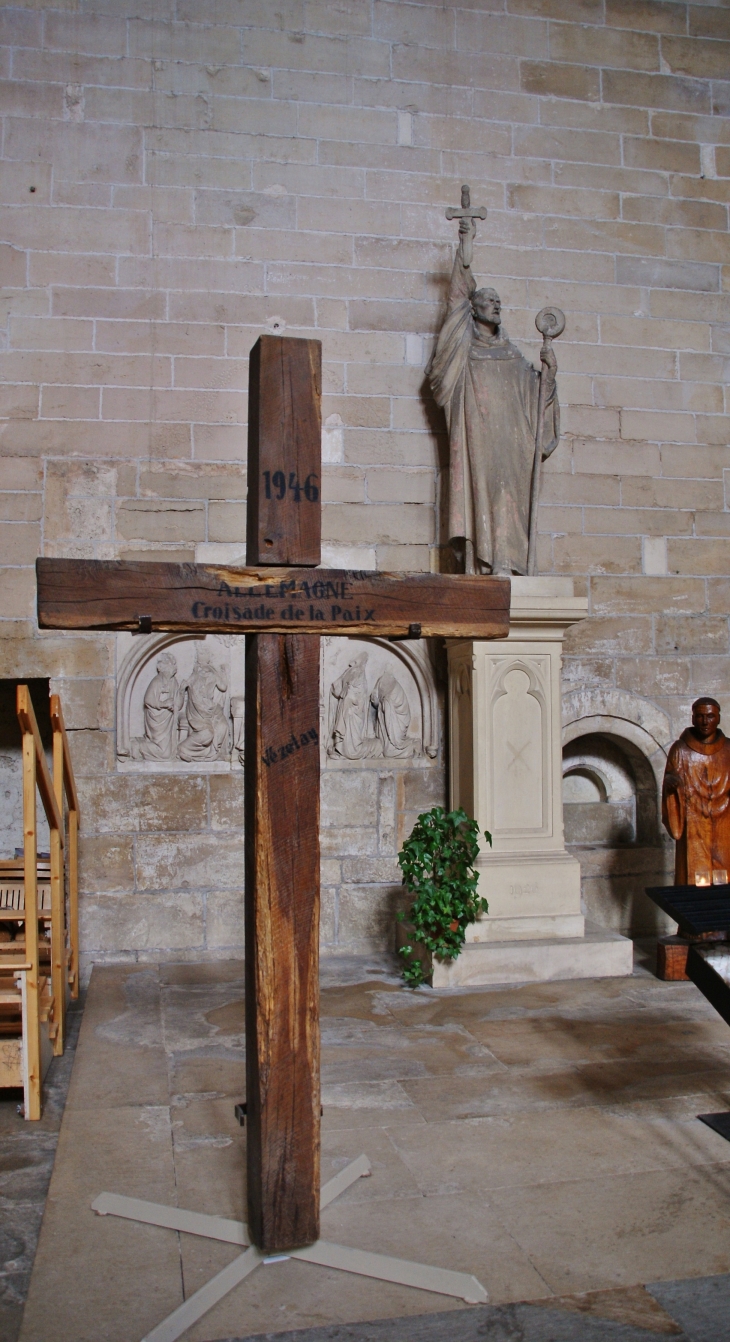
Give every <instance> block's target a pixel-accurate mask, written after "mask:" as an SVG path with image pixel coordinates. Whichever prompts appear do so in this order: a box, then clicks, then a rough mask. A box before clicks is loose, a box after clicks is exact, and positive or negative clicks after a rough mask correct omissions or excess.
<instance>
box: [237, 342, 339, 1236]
mask: <svg viewBox="0 0 730 1342" xmlns="http://www.w3.org/2000/svg"><path fill="white" fill-rule="evenodd" d="M320 395H321V345H320V343H319V341H315V340H292V339H282V338H281V337H276V336H262V337H261V338H260V340H259V341H258V342H257V344H256V345H255V346H254V349H253V350H252V354H251V361H250V374H249V397H250V400H251V413H250V416H249V445H248V463H249V465H248V472H249V474H248V513H247V542H246V557H247V562H248V563H249V564H260V563H265V564H268V565H272V564H278V565H291V564H303V565H315V564H318V563H319V559H320V527H321V524H320V505H319V486H320V472H321V413H320ZM244 770H245V798H246V802H245V808H246V915H245V917H246V1106H247V1139H246V1165H247V1189H248V1224H249V1228H250V1234H251V1238H252V1241H253V1243H254V1244H255V1245H256V1247H257V1248H259V1249H260V1250H262V1251H263V1252H265V1253H278V1252H283V1251H284V1250H287V1249H292V1248H297V1247H300V1246H302V1245H305V1244H312V1243H314V1241H315V1240H317V1239H318V1238H319V1194H320V1187H319V1185H320V1168H319V1167H320V1098H319V638H317V637H316V635H315V636H313V635H312V634H309V635H306V634H304V635H303V634H294V633H292V634H266V633H262V634H252V635H249V636H248V638H247V648H246V721H245V762H244Z"/></svg>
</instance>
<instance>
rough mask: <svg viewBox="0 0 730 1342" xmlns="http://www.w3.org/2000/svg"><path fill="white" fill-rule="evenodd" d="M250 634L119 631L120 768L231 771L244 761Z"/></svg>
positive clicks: (177, 771)
mask: <svg viewBox="0 0 730 1342" xmlns="http://www.w3.org/2000/svg"><path fill="white" fill-rule="evenodd" d="M244 655H245V648H244V639H243V638H242V637H240V636H237V635H219V634H207V635H202V636H201V635H195V634H183V635H180V634H175V633H166V634H148V635H144V634H142V635H132V634H119V635H118V644H117V705H116V707H117V767H118V768H119V769H120V770H130V771H135V772H136V771H141V772H145V773H146V772H152V773H188V772H189V773H200V772H203V773H227V772H229V771H230V770H231V769H240V768H241V767H242V764H243V703H244Z"/></svg>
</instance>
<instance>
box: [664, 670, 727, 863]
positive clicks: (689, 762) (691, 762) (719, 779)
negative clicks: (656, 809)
mask: <svg viewBox="0 0 730 1342" xmlns="http://www.w3.org/2000/svg"><path fill="white" fill-rule="evenodd" d="M662 821H663V823H664V827H665V829H667V830H668V831H669V833H670V834H671V836H672V838H673V839H675V840H676V843H677V848H676V855H675V868H674V884H675V885H696V884H697V875H698V873H703V872H708V873H710V876H709V880H712V875H711V873H712V872H713V871H720V870H724V871H725V872H730V740H728V738H727V737H726V736H725V734H724V733H723V732H721V731H720V705H719V704H718V702H717V700H716V699H709V698H707V697H706V696H703V697H702V698H701V699H696V700H695V702H694V703H693V705H692V726H691V727H688V728H687V729H686V730H685V731H683V732H682V735H681V736H680V738H679V740H678V741H675V743H674V745H673V746H672V748H671V750H670V751H669V755H668V757H667V767H666V771H665V773H664V786H663V788H662ZM723 879H725V880H726V879H727V877H725V878H723ZM704 883H707V881H706V880H705V881H703V884H704Z"/></svg>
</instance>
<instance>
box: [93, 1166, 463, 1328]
mask: <svg viewBox="0 0 730 1342" xmlns="http://www.w3.org/2000/svg"><path fill="white" fill-rule="evenodd" d="M370 1172H371V1171H370V1161H369V1160H368V1158H367V1156H358V1158H357V1160H353V1161H352V1163H351V1164H350V1165H347V1166H346V1168H345V1169H344V1170H341V1171H340V1173H339V1174H336V1175H335V1177H334V1179H330V1181H329V1183H326V1184H325V1186H324V1188H323V1189H322V1192H321V1195H320V1207H321V1208H324V1207H327V1206H328V1205H329V1203H330V1202H333V1201H334V1199H335V1198H336V1197H339V1195H340V1193H344V1191H345V1189H346V1188H349V1187H350V1185H351V1184H354V1183H355V1181H356V1179H361V1178H364V1177H366V1176H367V1175H369V1174H370ZM91 1207H92V1210H93V1211H95V1212H97V1213H98V1214H99V1216H123V1217H126V1219H127V1220H129V1221H143V1222H144V1223H145V1224H146V1225H155V1226H165V1227H166V1228H167V1229H169V1230H182V1231H184V1232H185V1233H186V1234H188V1235H204V1236H206V1238H208V1239H217V1240H223V1241H224V1242H225V1243H227V1244H241V1245H246V1244H248V1231H247V1228H246V1226H245V1225H244V1223H243V1221H228V1220H226V1219H225V1218H224V1217H222V1216H205V1215H203V1214H202V1213H201V1212H188V1211H183V1210H181V1209H179V1208H178V1207H163V1206H160V1205H159V1204H158V1203H156V1202H144V1201H142V1200H141V1199H140V1198H125V1197H121V1196H120V1195H119V1194H117V1193H100V1194H99V1197H98V1198H97V1199H96V1201H95V1202H92V1204H91ZM287 1258H301V1259H302V1261H303V1262H305V1263H319V1265H320V1267H335V1268H339V1269H340V1271H342V1272H355V1273H357V1274H358V1275H359V1276H361V1277H376V1278H378V1279H379V1280H380V1281H392V1282H396V1283H398V1284H399V1285H401V1286H414V1287H415V1288H416V1289H417V1290H420V1291H435V1292H436V1293H437V1294H439V1295H452V1296H456V1297H457V1299H460V1300H465V1301H466V1303H467V1304H469V1305H480V1304H483V1303H484V1302H485V1301H486V1299H487V1292H486V1291H485V1289H484V1287H483V1286H482V1284H481V1282H479V1281H477V1279H476V1277H472V1276H471V1275H470V1274H469V1273H467V1272H452V1271H450V1270H449V1269H447V1268H442V1267H427V1266H426V1265H425V1264H423V1263H409V1262H407V1261H406V1259H404V1258H391V1257H390V1255H388V1254H382V1253H368V1252H367V1251H366V1250H365V1249H351V1248H348V1247H347V1246H346V1245H344V1244H328V1243H327V1242H326V1240H322V1239H318V1240H317V1242H316V1244H310V1245H308V1246H307V1248H305V1249H292V1250H291V1252H290V1253H287V1254H274V1255H272V1256H271V1257H267V1256H266V1254H263V1253H260V1252H259V1250H258V1249H257V1248H255V1247H254V1246H253V1245H251V1247H250V1248H248V1249H246V1252H245V1253H242V1254H240V1255H239V1256H238V1258H234V1260H233V1262H232V1263H229V1264H228V1267H224V1269H223V1271H222V1272H219V1273H218V1274H217V1276H215V1277H211V1280H210V1281H209V1282H207V1283H206V1285H205V1286H201V1288H200V1290H199V1291H196V1292H195V1294H194V1295H191V1296H190V1297H189V1299H187V1300H186V1301H185V1302H184V1303H183V1304H182V1305H180V1306H179V1307H178V1308H177V1309H176V1310H174V1311H173V1313H172V1314H170V1315H169V1316H168V1318H166V1319H163V1321H162V1323H158V1324H157V1326H156V1327H155V1328H153V1329H152V1332H151V1333H147V1334H146V1336H145V1337H144V1338H142V1342H176V1340H177V1338H179V1337H182V1335H183V1333H184V1332H186V1331H187V1329H188V1328H192V1326H193V1324H194V1323H196V1322H197V1320H198V1319H200V1318H202V1316H203V1315H204V1314H207V1312H208V1310H209V1309H212V1308H213V1306H214V1305H217V1303H218V1301H219V1300H222V1299H223V1297H224V1296H226V1295H228V1292H229V1291H232V1290H233V1288H234V1286H238V1284H239V1282H242V1281H243V1280H244V1279H245V1278H246V1277H248V1275H249V1274H250V1273H251V1272H253V1270H254V1268H257V1267H258V1265H259V1263H277V1262H283V1261H284V1260H285V1259H287Z"/></svg>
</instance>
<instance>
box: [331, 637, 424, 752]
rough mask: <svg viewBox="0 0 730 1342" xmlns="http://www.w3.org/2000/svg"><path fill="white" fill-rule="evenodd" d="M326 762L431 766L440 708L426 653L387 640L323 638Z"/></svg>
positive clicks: (415, 645)
mask: <svg viewBox="0 0 730 1342" xmlns="http://www.w3.org/2000/svg"><path fill="white" fill-rule="evenodd" d="M322 661H323V677H322V688H323V702H322V718H323V722H322V736H323V740H324V750H325V756H326V760H327V761H328V762H332V763H335V762H337V761H340V762H345V761H355V760H357V761H359V762H363V763H364V762H365V761H368V760H373V761H380V762H381V763H382V761H383V760H388V761H389V762H390V761H396V760H403V761H404V762H407V763H409V764H410V765H413V764H419V763H426V764H427V763H429V761H430V760H432V759H433V758H435V756H436V754H437V753H438V706H437V696H436V686H435V680H434V675H433V668H432V666H431V663H430V660H429V655H428V649H427V647H426V645H425V644H421V643H416V642H414V643H410V644H405V643H399V644H393V643H389V642H388V641H387V640H386V639H355V638H323V639H322Z"/></svg>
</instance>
